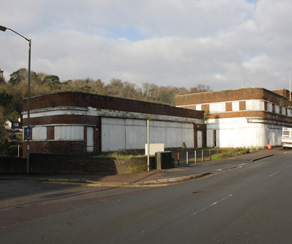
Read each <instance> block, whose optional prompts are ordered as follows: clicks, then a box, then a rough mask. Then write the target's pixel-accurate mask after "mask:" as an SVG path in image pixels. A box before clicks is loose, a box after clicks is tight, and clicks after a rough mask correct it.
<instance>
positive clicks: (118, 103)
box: [23, 92, 206, 157]
mask: <svg viewBox="0 0 292 244" xmlns="http://www.w3.org/2000/svg"><path fill="white" fill-rule="evenodd" d="M23 111H24V112H23V125H24V128H25V127H26V126H27V100H26V99H25V100H24V104H23ZM147 117H148V118H149V117H151V121H150V143H164V145H165V147H166V148H176V147H182V146H186V147H190V148H191V147H202V146H203V145H204V144H205V143H206V139H205V131H206V129H205V125H204V121H203V112H202V111H193V110H189V109H184V108H176V107H172V106H168V105H162V104H156V103H149V102H142V101H136V100H130V99H123V98H116V97H109V96H101V95H95V94H88V93H81V92H59V93H52V94H47V95H41V96H36V97H31V98H30V125H31V127H32V132H31V138H30V152H31V153H84V152H95V153H101V152H107V151H117V150H134V149H144V148H145V143H146V123H147ZM23 144H24V145H23V148H24V150H23V151H24V153H23V154H24V157H26V154H27V138H26V136H25V135H23Z"/></svg>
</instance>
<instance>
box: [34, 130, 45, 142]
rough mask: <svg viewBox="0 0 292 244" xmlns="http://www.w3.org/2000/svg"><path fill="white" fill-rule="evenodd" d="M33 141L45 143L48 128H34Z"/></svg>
mask: <svg viewBox="0 0 292 244" xmlns="http://www.w3.org/2000/svg"><path fill="white" fill-rule="evenodd" d="M32 140H34V141H45V140H47V127H40V126H38V127H34V128H32Z"/></svg>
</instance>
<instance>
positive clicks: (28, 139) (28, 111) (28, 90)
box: [0, 25, 31, 174]
mask: <svg viewBox="0 0 292 244" xmlns="http://www.w3.org/2000/svg"><path fill="white" fill-rule="evenodd" d="M6 30H10V31H12V32H14V33H15V34H17V35H19V36H21V37H22V38H24V39H25V40H27V41H28V82H27V83H28V88H27V129H26V132H25V134H26V136H27V156H26V173H27V174H29V173H30V148H29V141H30V135H31V131H30V121H29V118H30V101H29V100H30V63H31V39H28V38H26V37H25V36H23V35H21V34H19V33H18V32H16V31H15V30H12V29H10V28H7V27H5V26H2V25H0V31H6Z"/></svg>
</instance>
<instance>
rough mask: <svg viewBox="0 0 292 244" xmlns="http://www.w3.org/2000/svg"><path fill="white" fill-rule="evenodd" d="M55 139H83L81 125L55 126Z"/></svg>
mask: <svg viewBox="0 0 292 244" xmlns="http://www.w3.org/2000/svg"><path fill="white" fill-rule="evenodd" d="M55 140H56V141H83V140H84V127H83V126H55Z"/></svg>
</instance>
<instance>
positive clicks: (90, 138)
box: [86, 127, 94, 152]
mask: <svg viewBox="0 0 292 244" xmlns="http://www.w3.org/2000/svg"><path fill="white" fill-rule="evenodd" d="M86 145H87V152H93V150H94V140H93V127H87V143H86Z"/></svg>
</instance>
